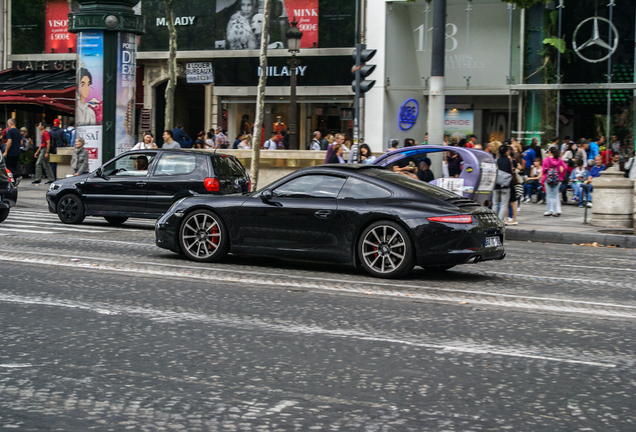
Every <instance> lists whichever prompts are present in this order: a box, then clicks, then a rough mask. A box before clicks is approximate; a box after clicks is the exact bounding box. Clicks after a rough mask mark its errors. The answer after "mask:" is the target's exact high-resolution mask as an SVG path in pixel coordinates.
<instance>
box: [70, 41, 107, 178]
mask: <svg viewBox="0 0 636 432" xmlns="http://www.w3.org/2000/svg"><path fill="white" fill-rule="evenodd" d="M77 61H78V63H77V100H76V105H75V127H76V130H77V136H79V137H82V138H84V140H85V141H86V144H85V147H86V149H87V150H88V154H89V168H90V170H91V171H92V170H94V169H95V168H96V167H98V166H100V165H101V163H102V127H101V124H102V103H103V94H104V91H103V89H104V78H103V71H104V34H103V32H100V31H85V32H82V33H80V34H79V35H78V37H77Z"/></svg>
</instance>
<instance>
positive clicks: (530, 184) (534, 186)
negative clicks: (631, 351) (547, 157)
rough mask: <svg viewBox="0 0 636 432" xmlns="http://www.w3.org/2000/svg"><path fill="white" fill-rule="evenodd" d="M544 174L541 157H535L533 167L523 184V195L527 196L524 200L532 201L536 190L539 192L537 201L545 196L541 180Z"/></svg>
mask: <svg viewBox="0 0 636 432" xmlns="http://www.w3.org/2000/svg"><path fill="white" fill-rule="evenodd" d="M542 175H543V170H542V168H541V159H539V158H538V157H536V158H534V161H533V165H532V168H530V173H529V174H528V177H527V178H526V181H525V183H524V184H523V196H524V197H525V200H524V202H527V203H529V202H531V201H532V193H533V192H534V191H536V192H537V202H539V201H541V199H542V197H543V193H542V189H541V181H540V180H541V177H542Z"/></svg>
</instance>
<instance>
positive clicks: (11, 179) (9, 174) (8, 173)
mask: <svg viewBox="0 0 636 432" xmlns="http://www.w3.org/2000/svg"><path fill="white" fill-rule="evenodd" d="M5 169H6V170H7V177H9V183H13V182H14V181H15V180H13V173H12V172H11V171H9V168H5Z"/></svg>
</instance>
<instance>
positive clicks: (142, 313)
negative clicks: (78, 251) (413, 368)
mask: <svg viewBox="0 0 636 432" xmlns="http://www.w3.org/2000/svg"><path fill="white" fill-rule="evenodd" d="M0 302H5V303H16V304H25V305H42V306H48V307H62V308H72V309H79V310H85V311H88V312H95V313H98V314H104V315H124V314H125V315H129V316H137V317H141V318H145V319H149V320H152V321H158V322H161V323H175V322H199V323H204V324H210V325H218V326H223V327H230V328H238V329H242V330H253V329H254V328H258V329H259V330H262V331H274V332H279V333H287V334H302V335H304V336H327V337H337V338H342V339H357V340H366V341H373V342H379V343H392V344H400V345H407V346H416V347H420V348H426V349H432V350H435V352H436V353H438V354H440V353H441V354H444V353H448V352H458V353H467V354H477V355H500V356H505V357H516V358H526V359H533V360H542V361H549V362H558V363H571V364H578V365H586V366H596V367H602V368H615V367H617V365H616V364H615V363H610V362H608V361H601V359H599V361H590V360H589V359H586V358H575V357H574V356H572V355H569V354H568V355H567V356H563V357H558V356H557V355H545V356H544V355H538V354H536V352H533V349H532V348H513V347H497V346H491V345H486V344H482V345H480V344H476V343H470V344H468V343H466V342H463V341H449V342H446V343H439V342H434V341H427V340H425V338H420V339H406V338H398V337H394V336H392V335H377V334H374V335H370V334H368V333H364V332H361V331H355V330H342V329H335V330H334V329H326V328H323V327H319V326H315V325H300V324H293V323H281V324H273V323H269V322H266V321H263V320H259V319H241V318H237V317H235V316H232V315H224V316H221V318H217V317H212V316H210V315H206V314H202V313H189V312H173V311H166V310H158V309H150V308H143V307H135V306H121V305H113V304H102V303H89V302H77V301H72V300H58V299H53V298H41V297H27V296H17V295H12V294H0ZM624 361H625V362H626V363H629V364H633V363H636V359H632V358H631V357H625V358H624ZM281 405H283V404H282V403H281ZM287 406H291V405H285V406H280V409H281V410H282V409H283V408H285V407H287ZM275 408H276V407H275Z"/></svg>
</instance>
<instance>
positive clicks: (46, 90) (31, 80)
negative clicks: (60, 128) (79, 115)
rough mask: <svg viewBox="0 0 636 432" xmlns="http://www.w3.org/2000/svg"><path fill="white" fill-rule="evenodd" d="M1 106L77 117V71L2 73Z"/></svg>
mask: <svg viewBox="0 0 636 432" xmlns="http://www.w3.org/2000/svg"><path fill="white" fill-rule="evenodd" d="M0 104H34V105H40V106H43V107H48V108H50V109H52V110H57V111H63V112H66V113H69V114H74V113H75V71H72V70H66V71H28V72H27V71H14V70H11V69H9V70H5V71H2V72H0Z"/></svg>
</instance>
